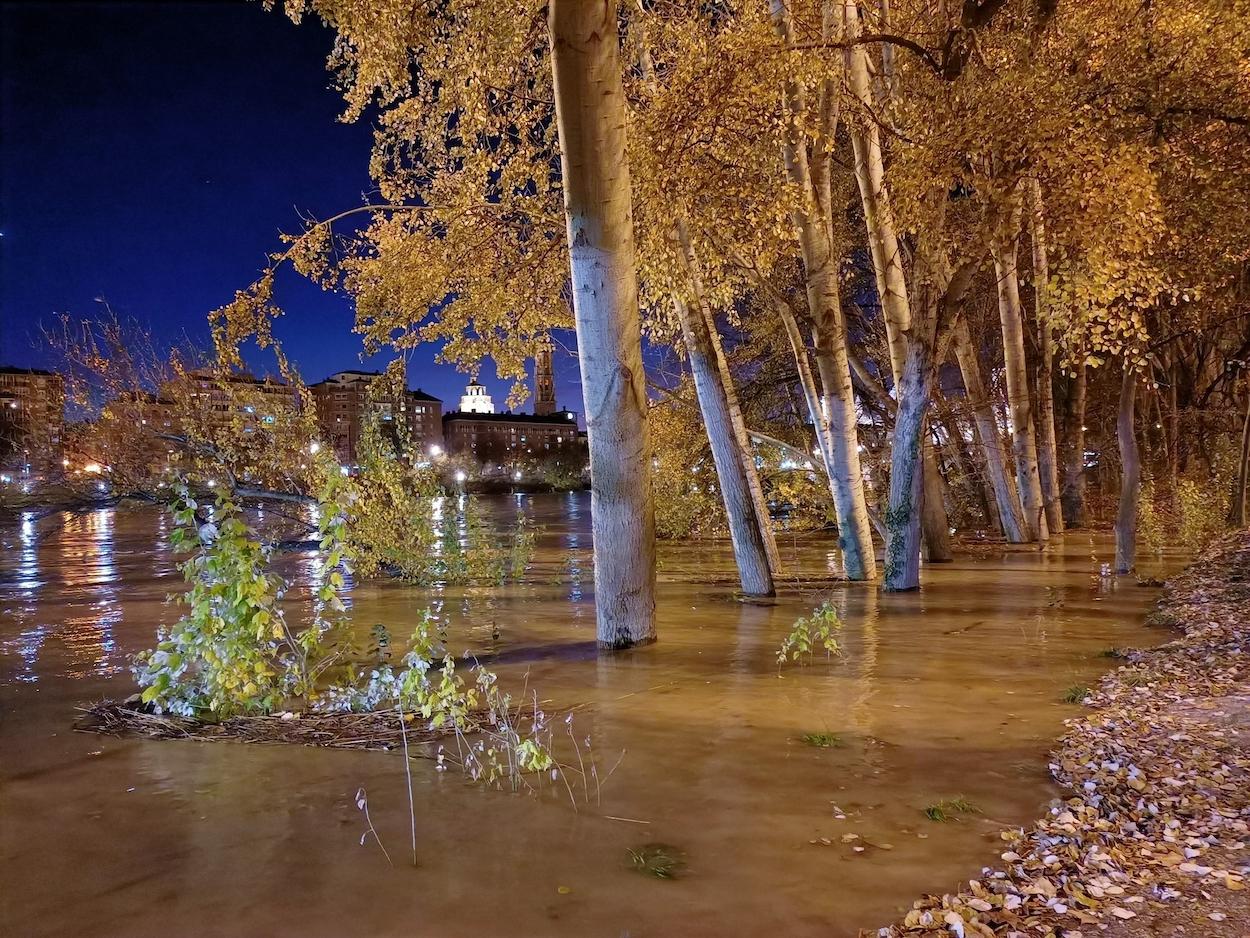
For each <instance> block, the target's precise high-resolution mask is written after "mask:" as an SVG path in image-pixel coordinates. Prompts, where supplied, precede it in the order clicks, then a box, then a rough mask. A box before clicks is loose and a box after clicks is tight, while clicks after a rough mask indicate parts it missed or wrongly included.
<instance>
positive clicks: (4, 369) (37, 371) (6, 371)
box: [0, 365, 52, 377]
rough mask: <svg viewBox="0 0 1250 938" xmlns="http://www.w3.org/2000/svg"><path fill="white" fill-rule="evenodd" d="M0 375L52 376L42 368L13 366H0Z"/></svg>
mask: <svg viewBox="0 0 1250 938" xmlns="http://www.w3.org/2000/svg"><path fill="white" fill-rule="evenodd" d="M0 375H46V376H48V377H51V376H52V372H50V371H46V370H44V369H43V368H18V367H17V366H15V365H0Z"/></svg>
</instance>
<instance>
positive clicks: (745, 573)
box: [673, 297, 776, 596]
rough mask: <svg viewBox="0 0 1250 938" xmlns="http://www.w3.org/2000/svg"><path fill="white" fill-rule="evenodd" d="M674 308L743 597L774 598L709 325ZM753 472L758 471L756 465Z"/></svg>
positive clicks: (678, 304) (678, 303)
mask: <svg viewBox="0 0 1250 938" xmlns="http://www.w3.org/2000/svg"><path fill="white" fill-rule="evenodd" d="M673 305H674V307H675V309H676V311H677V316H678V319H679V320H680V321H681V329H682V335H683V337H684V338H685V343H686V357H687V358H688V359H689V360H690V372H691V374H692V375H693V376H694V388H695V394H696V395H697V396H698V399H699V411H700V413H701V414H702V415H703V424H704V427H705V428H706V429H707V438H708V442H709V443H710V444H711V449H712V461H713V462H714V463H715V464H716V477H717V481H718V482H719V484H720V493H721V500H722V502H723V503H724V505H725V517H726V519H727V520H728V522H729V538H730V541H731V542H732V543H733V550H734V560H735V561H736V562H737V565H738V578H739V582H740V583H741V584H742V592H744V593H745V594H747V595H748V596H772V595H774V593H775V592H776V590H775V588H774V585H773V576H772V570H771V569H770V565H769V560H768V552H767V550H766V549H765V547H764V533H763V532H762V531H761V530H760V524H759V519H758V517H757V516H756V512H755V505H754V502H753V499H752V495H751V487H750V484H749V483H748V482H747V476H746V473H747V467H746V465H745V464H744V460H743V452H742V448H741V447H740V446H739V445H738V440H737V437H736V435H735V434H734V430H733V424H732V419H731V417H730V415H729V401H728V399H727V398H726V396H725V388H724V386H723V385H722V384H721V380H720V374H719V369H718V368H717V364H716V359H715V353H714V352H713V350H712V342H711V336H710V335H709V334H708V329H707V323H706V321H705V320H704V318H703V316H702V315H701V314H700V313H699V311H698V310H692V309H690V307H689V306H688V305H687V304H686V303H685V302H683V301H682V300H681V299H679V298H678V297H674V298H673ZM750 468H751V470H754V468H755V466H754V464H752V465H751V467H750Z"/></svg>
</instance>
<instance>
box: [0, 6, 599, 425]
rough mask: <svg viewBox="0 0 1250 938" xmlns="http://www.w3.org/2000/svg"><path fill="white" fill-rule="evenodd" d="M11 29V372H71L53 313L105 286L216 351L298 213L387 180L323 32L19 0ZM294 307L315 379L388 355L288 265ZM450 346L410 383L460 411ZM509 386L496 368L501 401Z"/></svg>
mask: <svg viewBox="0 0 1250 938" xmlns="http://www.w3.org/2000/svg"><path fill="white" fill-rule="evenodd" d="M0 34H2V36H3V38H2V40H0V42H2V44H3V45H2V55H3V61H2V62H0V69H2V71H3V78H2V90H0V107H2V108H3V111H2V115H0V120H2V127H0V231H2V232H3V238H0V364H13V365H19V366H36V367H51V366H52V365H54V364H55V363H54V362H53V361H51V360H50V356H49V354H48V353H47V351H46V350H45V349H44V348H42V347H41V343H40V341H39V324H40V322H41V321H43V322H48V321H50V320H51V318H52V316H53V315H54V314H55V313H58V312H67V313H69V314H70V315H72V316H75V317H84V316H92V315H96V314H97V312H98V310H99V309H100V307H99V304H98V303H97V302H96V299H95V298H96V297H104V298H107V299H108V301H109V302H110V303H111V304H112V305H113V307H114V309H115V310H117V311H118V312H119V313H120V314H122V315H124V316H133V317H135V318H136V319H138V320H140V321H141V322H144V323H146V324H150V326H151V328H152V330H153V332H154V334H155V335H156V336H157V337H158V338H159V339H161V340H163V341H164V342H165V343H167V344H173V343H175V342H177V341H178V340H179V337H180V336H182V335H184V334H185V335H188V336H190V337H191V338H192V339H194V340H196V341H198V342H200V343H201V344H203V343H206V342H207V326H206V319H205V316H206V314H207V313H208V311H209V310H212V309H214V308H216V307H218V306H220V305H222V304H223V303H225V302H227V301H228V300H229V299H230V298H231V296H233V293H234V291H235V290H236V289H238V288H241V287H244V286H246V285H247V284H248V283H250V282H251V281H252V280H253V279H254V278H255V276H256V274H257V272H258V271H259V269H260V268H261V266H262V265H263V264H264V260H265V254H266V252H268V251H272V250H274V249H275V248H277V247H279V241H278V232H279V231H280V230H288V231H290V230H298V228H299V219H298V215H297V212H305V213H311V214H313V215H317V216H325V215H329V214H332V213H334V212H336V211H340V210H342V209H344V208H349V207H351V206H353V205H358V204H360V202H361V200H362V194H363V193H364V192H366V191H367V190H368V188H369V187H370V180H369V177H368V172H367V163H368V155H369V144H370V140H371V130H370V128H369V126H368V125H367V124H356V125H350V124H342V123H339V122H338V121H337V120H336V118H337V116H338V114H339V113H340V110H341V98H340V97H339V95H338V94H337V93H336V92H335V91H333V90H332V89H330V87H329V81H330V76H329V75H328V73H327V72H326V71H325V64H324V60H325V55H326V53H327V52H328V51H329V48H330V41H331V39H330V34H329V32H328V31H326V30H325V29H323V28H322V27H320V26H319V25H315V24H313V23H305V24H304V25H302V26H300V27H298V28H297V27H295V26H293V25H291V23H290V22H289V21H288V20H287V19H286V18H285V17H284V16H282V15H281V14H280V13H276V12H275V13H266V12H264V10H263V9H262V7H261V5H260V4H259V3H257V2H241V0H240V2H222V3H203V4H184V3H178V4H174V3H98V4H69V3H49V4H34V3H30V4H17V3H3V4H0ZM278 299H279V302H280V304H281V305H282V306H283V307H284V308H285V309H286V310H287V311H288V315H287V317H286V318H285V319H284V320H282V321H280V322H279V324H278V327H277V329H276V332H277V334H278V336H279V337H280V338H281V339H282V341H283V344H284V346H285V347H286V349H287V351H288V353H289V354H290V355H291V357H292V358H293V359H294V361H295V362H296V363H297V364H298V365H299V368H300V371H301V373H302V374H303V376H304V378H305V379H306V380H309V381H317V380H320V379H321V378H323V377H325V376H326V375H327V374H329V373H331V372H333V371H338V370H342V369H345V368H361V367H369V368H381V367H382V366H383V365H384V364H385V360H386V357H385V356H378V357H377V358H376V359H374V360H371V361H366V362H364V363H362V361H361V359H360V352H361V345H360V339H359V337H358V336H355V335H354V334H352V333H351V331H350V329H351V323H352V308H351V304H350V301H349V300H348V299H346V298H345V297H342V296H336V295H329V294H325V293H323V292H322V291H320V290H319V289H317V288H316V287H314V286H312V285H311V284H309V283H307V282H306V281H303V280H302V279H301V278H299V277H298V276H296V275H294V274H291V273H289V272H288V273H287V274H285V275H284V276H283V278H282V279H281V280H280V283H279V294H278ZM570 338H571V337H570ZM434 351H435V350H434V349H433V348H423V349H421V350H418V351H417V352H416V353H415V354H414V356H413V357H412V359H411V364H410V368H409V376H410V377H409V380H410V383H411V384H412V385H413V386H414V387H415V386H417V385H420V386H422V387H423V388H424V389H425V390H427V391H429V392H431V393H433V394H435V395H437V396H438V397H441V398H442V399H443V401H444V407H445V408H446V409H451V408H453V407H454V406H455V404H456V403H457V402H458V399H459V395H460V393H461V390H462V389H463V386H464V384H465V382H466V380H467V379H466V378H465V376H463V375H461V374H459V373H458V372H457V371H456V370H455V369H454V368H452V367H451V366H448V365H435V364H434V363H433V358H434ZM257 370H258V371H263V370H264V365H263V364H262V363H261V362H260V361H258V367H257ZM556 372H557V396H558V398H559V401H560V403H561V404H562V405H566V406H569V407H572V408H573V409H575V410H580V409H581V408H580V405H581V398H580V391H579V389H578V379H577V367H576V363H575V362H574V360H573V359H572V358H571V356H568V355H558V356H557V361H556ZM494 378H495V375H494V374H493V372H492V371H490V369H489V366H488V371H487V373H486V374H484V375H483V376H482V380H483V382H484V383H486V384H487V385H488V386H489V387H490V389H491V391H492V393H494V394H495V397H496V402H497V403H499V402H501V401H502V399H503V397H504V396H505V394H506V387H507V386H506V384H505V383H504V382H499V381H495V380H493V379H494Z"/></svg>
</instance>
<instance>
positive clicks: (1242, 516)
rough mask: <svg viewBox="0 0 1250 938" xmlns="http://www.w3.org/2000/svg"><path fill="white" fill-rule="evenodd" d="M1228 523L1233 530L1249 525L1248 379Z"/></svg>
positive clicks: (1249, 450)
mask: <svg viewBox="0 0 1250 938" xmlns="http://www.w3.org/2000/svg"><path fill="white" fill-rule="evenodd" d="M1234 387H1236V386H1235V385H1234ZM1228 521H1229V524H1231V525H1232V526H1233V527H1235V528H1244V527H1245V526H1246V525H1247V524H1250V378H1248V379H1247V381H1246V420H1245V423H1243V424H1242V425H1241V462H1240V464H1239V465H1238V468H1237V483H1236V486H1235V487H1234V489H1233V503H1232V506H1231V511H1230V512H1229V516H1228Z"/></svg>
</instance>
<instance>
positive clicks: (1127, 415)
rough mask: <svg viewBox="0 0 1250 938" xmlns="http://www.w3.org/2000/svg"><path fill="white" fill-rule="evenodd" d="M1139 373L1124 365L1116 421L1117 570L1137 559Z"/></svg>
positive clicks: (1127, 568) (1126, 570) (1129, 566)
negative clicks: (1118, 501) (1137, 405)
mask: <svg viewBox="0 0 1250 938" xmlns="http://www.w3.org/2000/svg"><path fill="white" fill-rule="evenodd" d="M1136 403H1137V374H1136V373H1135V372H1134V371H1133V370H1132V368H1130V367H1128V364H1127V363H1126V364H1125V367H1124V378H1123V379H1122V381H1121V382H1120V410H1119V413H1118V415H1117V417H1116V422H1115V435H1116V440H1117V442H1118V443H1119V444H1120V509H1119V512H1118V513H1117V514H1116V519H1115V572H1116V573H1131V572H1132V570H1133V565H1134V564H1135V562H1136V558H1137V500H1138V497H1139V495H1140V494H1141V458H1140V456H1139V454H1138V451H1137V428H1136V422H1137V413H1136Z"/></svg>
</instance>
